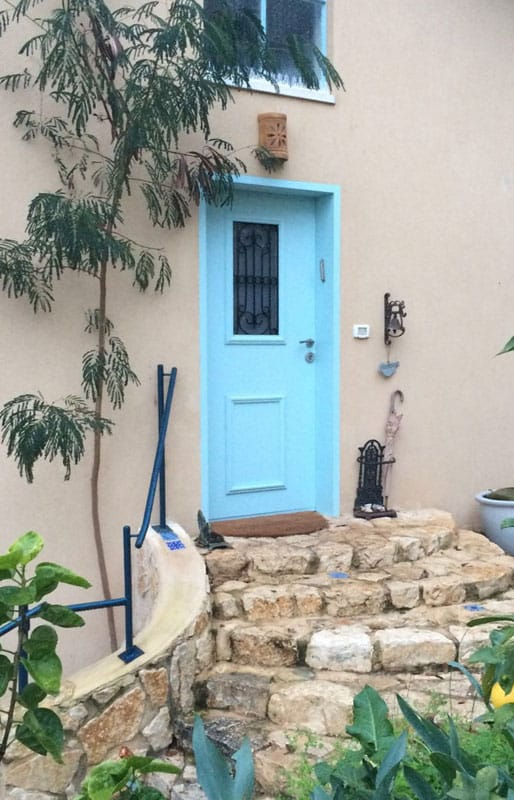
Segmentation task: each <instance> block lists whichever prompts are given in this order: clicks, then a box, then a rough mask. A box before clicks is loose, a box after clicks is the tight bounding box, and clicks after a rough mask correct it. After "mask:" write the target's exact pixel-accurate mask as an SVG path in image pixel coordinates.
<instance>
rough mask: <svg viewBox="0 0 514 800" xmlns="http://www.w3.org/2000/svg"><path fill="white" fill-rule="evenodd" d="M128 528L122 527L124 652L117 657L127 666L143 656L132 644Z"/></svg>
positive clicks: (130, 562) (130, 568) (130, 567)
mask: <svg viewBox="0 0 514 800" xmlns="http://www.w3.org/2000/svg"><path fill="white" fill-rule="evenodd" d="M131 538H132V537H131V535H130V526H129V525H124V526H123V573H124V582H125V603H124V605H125V650H124V651H123V653H120V655H119V657H120V658H121V660H122V661H124V662H125V663H126V664H128V663H129V662H130V661H133V660H134V659H135V658H137V657H138V656H140V655H142V654H143V651H142V650H141V648H139V647H137V645H135V644H134V628H133V617H132V614H133V602H132V600H133V595H132V553H131V549H130V547H131V541H130V540H131Z"/></svg>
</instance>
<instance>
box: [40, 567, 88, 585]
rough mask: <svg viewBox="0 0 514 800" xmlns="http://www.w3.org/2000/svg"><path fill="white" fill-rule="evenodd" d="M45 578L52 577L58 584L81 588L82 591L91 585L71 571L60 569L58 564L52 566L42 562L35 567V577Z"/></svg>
mask: <svg viewBox="0 0 514 800" xmlns="http://www.w3.org/2000/svg"><path fill="white" fill-rule="evenodd" d="M39 575H42V576H45V578H49V577H52V579H54V580H57V581H58V582H59V583H68V584H70V585H71V586H81V587H82V588H83V589H89V588H90V587H91V584H90V583H89V581H88V580H86V578H83V577H82V576H81V575H77V574H76V573H75V572H72V571H71V569H67V568H66V567H61V565H60V564H53V563H52V562H51V561H42V562H41V563H40V564H38V565H37V567H36V576H39Z"/></svg>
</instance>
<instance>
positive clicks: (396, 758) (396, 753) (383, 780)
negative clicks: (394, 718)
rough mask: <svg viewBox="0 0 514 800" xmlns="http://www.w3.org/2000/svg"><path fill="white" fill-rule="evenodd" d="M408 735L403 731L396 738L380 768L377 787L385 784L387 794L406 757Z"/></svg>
mask: <svg viewBox="0 0 514 800" xmlns="http://www.w3.org/2000/svg"><path fill="white" fill-rule="evenodd" d="M407 735H408V734H407V731H403V733H402V734H401V735H400V736H398V738H397V739H395V741H394V742H393V743H392V745H391V747H390V748H389V750H388V751H387V753H386V755H385V757H384V759H383V760H382V762H381V763H380V766H379V768H378V771H377V778H376V786H377V789H378V787H379V786H380V785H381V784H384V786H385V788H386V790H387V794H389V792H390V789H391V786H392V784H393V781H394V778H395V775H396V773H397V772H398V768H399V766H400V764H401V763H402V761H403V759H404V758H405V754H406V752H407Z"/></svg>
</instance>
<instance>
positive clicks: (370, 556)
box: [353, 533, 397, 570]
mask: <svg viewBox="0 0 514 800" xmlns="http://www.w3.org/2000/svg"><path fill="white" fill-rule="evenodd" d="M396 553H397V544H396V542H394V541H391V540H389V539H387V538H386V537H385V536H378V535H376V534H373V533H365V534H362V535H361V536H359V538H358V540H357V541H356V542H355V547H354V551H353V566H354V567H357V568H358V569H363V570H365V569H384V568H385V567H390V566H391V565H392V564H393V563H394V562H395V561H396V560H397V558H396Z"/></svg>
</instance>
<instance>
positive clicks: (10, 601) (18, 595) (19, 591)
mask: <svg viewBox="0 0 514 800" xmlns="http://www.w3.org/2000/svg"><path fill="white" fill-rule="evenodd" d="M34 598H35V590H34V588H33V587H32V586H30V585H29V586H24V587H22V586H0V603H1V604H2V605H4V606H8V607H10V608H15V607H16V606H27V605H29V604H30V603H32V602H33V601H34Z"/></svg>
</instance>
